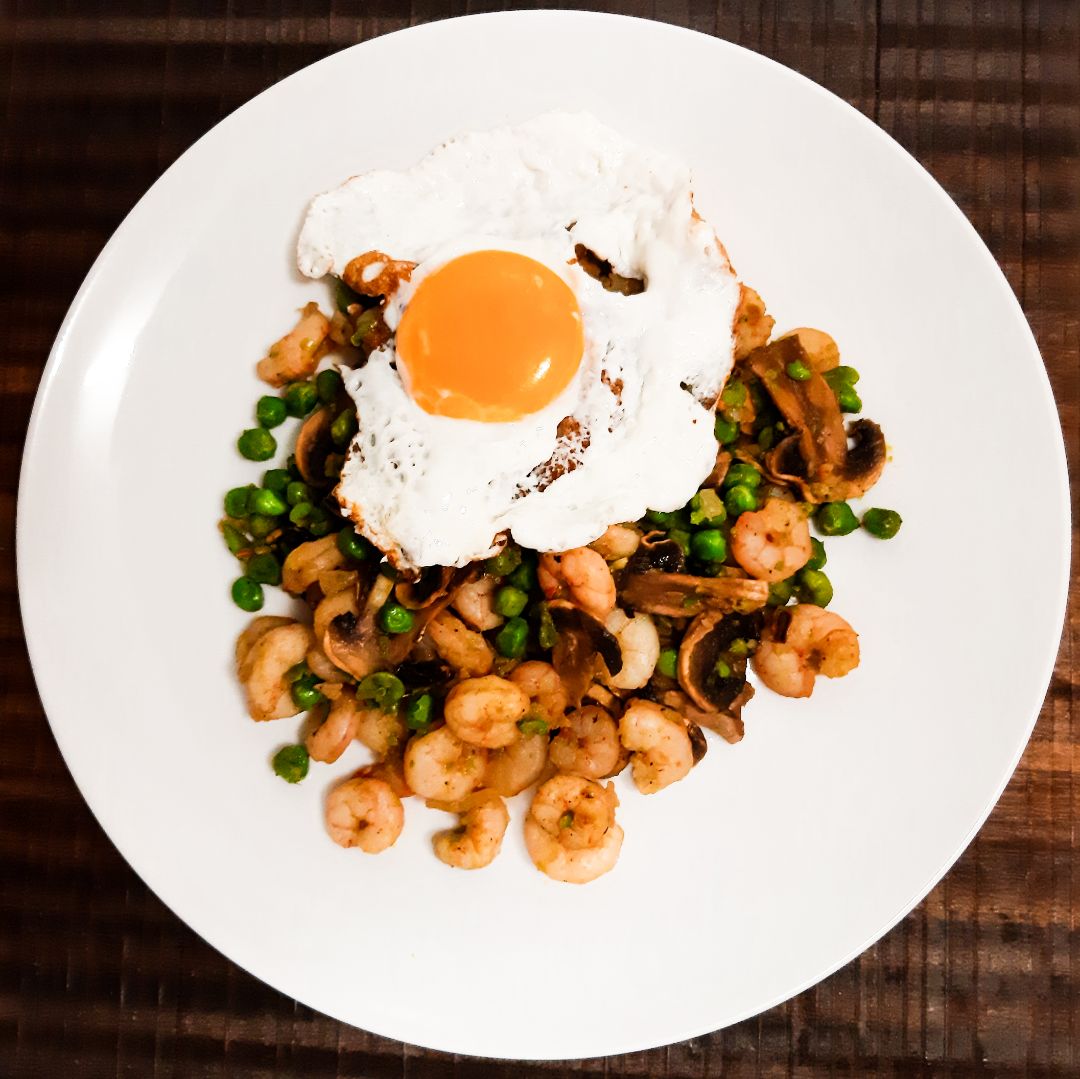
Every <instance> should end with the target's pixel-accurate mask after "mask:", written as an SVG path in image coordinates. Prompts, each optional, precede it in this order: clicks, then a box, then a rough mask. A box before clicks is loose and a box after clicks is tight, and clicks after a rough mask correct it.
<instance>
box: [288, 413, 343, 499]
mask: <svg viewBox="0 0 1080 1079" xmlns="http://www.w3.org/2000/svg"><path fill="white" fill-rule="evenodd" d="M333 422H334V411H333V409H332V408H330V406H329V405H324V406H323V407H322V408H320V409H317V410H316V411H315V412H312V414H311V415H310V416H308V418H307V419H306V420H304V423H303V426H302V427H301V428H300V431H299V433H298V434H297V436H296V451H295V453H296V467H297V468H298V469H300V475H301V476H303V477H304V479H305V480H307V482H308V483H310V484H312V485H313V486H315V487H322V486H324V485H325V483H326V458H327V457H329V456H330V454H332V453H333V452H334V442H333V439H332V438H331V437H330V427H331V425H332V424H333Z"/></svg>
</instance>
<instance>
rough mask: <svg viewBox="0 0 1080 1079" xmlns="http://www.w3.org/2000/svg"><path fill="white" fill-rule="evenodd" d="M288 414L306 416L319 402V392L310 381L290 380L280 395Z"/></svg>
mask: <svg viewBox="0 0 1080 1079" xmlns="http://www.w3.org/2000/svg"><path fill="white" fill-rule="evenodd" d="M281 397H282V400H284V402H285V409H286V411H287V412H288V413H289V415H290V416H297V417H299V416H306V415H307V414H308V413H309V412H310V411H311V410H312V409H313V408H314V407H315V406H316V405H317V404H318V402H319V394H318V392H317V391H316V389H315V387H314V386H313V385H312V384H311V383H310V382H290V383H289V385H288V386H286V387H285V392H284V393H283V394H282V395H281Z"/></svg>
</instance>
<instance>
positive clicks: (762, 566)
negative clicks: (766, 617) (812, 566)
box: [731, 498, 814, 583]
mask: <svg viewBox="0 0 1080 1079" xmlns="http://www.w3.org/2000/svg"><path fill="white" fill-rule="evenodd" d="M731 553H732V554H733V555H734V556H735V561H736V562H738V563H739V565H740V566H742V568H743V569H744V570H746V572H747V573H749V574H750V576H751V577H756V578H757V579H758V580H759V581H769V582H770V583H772V582H775V581H783V580H786V579H787V578H788V577H790V576H792V574H794V573H797V572H798V571H799V570H801V569H802V568H803V566H805V565H806V563H807V562H809V561H810V556H811V555H812V554H813V553H814V552H813V549H812V548H811V546H810V526H809V525H808V524H807V523H806V517H805V516H804V515H803V512H802V510H800V509H799V507H798V506H797V505H796V504H795V503H794V502H784V501H782V500H781V499H779V498H770V499H769V501H768V502H766V503H765V505H764V507H762V508H761V509H759V510H757V511H756V512H755V513H743V514H741V515H740V516H739V519H738V520H737V521H736V522H735V524H734V526H733V527H732V529H731Z"/></svg>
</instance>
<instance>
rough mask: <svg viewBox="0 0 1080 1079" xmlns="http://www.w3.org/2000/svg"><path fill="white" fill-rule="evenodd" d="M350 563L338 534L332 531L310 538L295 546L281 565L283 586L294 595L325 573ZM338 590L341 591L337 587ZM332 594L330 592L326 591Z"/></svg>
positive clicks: (304, 589) (303, 590)
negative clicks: (341, 548) (313, 538)
mask: <svg viewBox="0 0 1080 1079" xmlns="http://www.w3.org/2000/svg"><path fill="white" fill-rule="evenodd" d="M347 565H348V559H347V558H346V557H345V555H343V554H342V553H341V551H340V550H339V549H338V545H337V535H336V533H332V534H331V535H329V536H323V537H322V539H317V540H309V541H308V542H307V543H301V544H300V545H299V546H298V547H294V548H293V549H292V550H291V551H290V552H289V553H288V554H287V555H286V556H285V561H284V562H283V563H282V565H281V587H282V588H284V589H285V591H286V592H291V593H292V594H293V595H294V596H299V595H300V594H301V593H302V592H305V591H306V590H307V589H308V587H309V586H311V585H313V584H316V583H317V582H318V580H319V578H320V576H321V575H322V574H323V573H326V572H328V571H330V570H340V569H342V567H344V566H347ZM336 591H340V588H339V589H336ZM326 594H327V595H330V593H329V592H327V593H326Z"/></svg>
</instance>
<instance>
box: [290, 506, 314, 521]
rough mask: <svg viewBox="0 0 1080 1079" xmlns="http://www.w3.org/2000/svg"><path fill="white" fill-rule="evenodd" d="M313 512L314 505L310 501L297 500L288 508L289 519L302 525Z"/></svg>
mask: <svg viewBox="0 0 1080 1079" xmlns="http://www.w3.org/2000/svg"><path fill="white" fill-rule="evenodd" d="M314 512H315V507H314V506H313V505H312V504H311V503H310V502H297V503H296V505H295V506H293V508H292V509H291V510H289V520H290V521H292V523H293V524H294V525H302V524H303V523H304V522H305V521H306V520H307V519H308V518H309V517H310V516H311V515H312V513H314Z"/></svg>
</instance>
